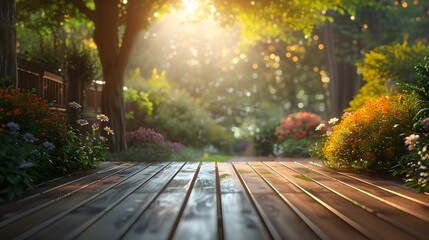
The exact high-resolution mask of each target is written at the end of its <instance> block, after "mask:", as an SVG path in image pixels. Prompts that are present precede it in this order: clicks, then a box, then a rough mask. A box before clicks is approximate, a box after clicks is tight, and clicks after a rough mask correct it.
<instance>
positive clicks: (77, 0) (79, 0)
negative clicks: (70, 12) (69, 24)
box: [66, 0, 95, 21]
mask: <svg viewBox="0 0 429 240" xmlns="http://www.w3.org/2000/svg"><path fill="white" fill-rule="evenodd" d="M66 1H67V2H68V3H71V4H73V5H74V6H75V7H76V8H77V9H79V11H80V12H81V13H83V14H85V16H86V17H87V18H89V19H90V20H92V21H94V19H95V12H94V10H91V9H89V8H88V7H87V6H86V5H85V3H84V2H83V0H66Z"/></svg>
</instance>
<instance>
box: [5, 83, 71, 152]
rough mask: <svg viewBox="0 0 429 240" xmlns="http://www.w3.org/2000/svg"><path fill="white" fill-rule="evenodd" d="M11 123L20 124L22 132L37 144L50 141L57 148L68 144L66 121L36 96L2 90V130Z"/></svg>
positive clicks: (19, 91)
mask: <svg viewBox="0 0 429 240" xmlns="http://www.w3.org/2000/svg"><path fill="white" fill-rule="evenodd" d="M10 122H14V123H16V124H18V125H19V126H20V130H21V132H23V133H30V134H32V136H33V137H34V140H35V141H37V142H45V141H49V142H51V143H55V145H56V146H57V147H59V146H62V145H64V144H65V143H66V141H65V140H66V139H67V135H68V132H67V124H66V119H65V118H64V117H62V116H61V115H60V114H59V112H57V111H54V110H51V109H50V108H49V105H48V104H47V103H46V101H44V100H42V99H40V98H38V97H37V96H36V95H35V94H32V93H29V92H23V91H21V90H20V89H11V90H5V89H0V130H1V129H5V128H6V124H7V123H10ZM28 136H29V135H28Z"/></svg>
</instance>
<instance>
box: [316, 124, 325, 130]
mask: <svg viewBox="0 0 429 240" xmlns="http://www.w3.org/2000/svg"><path fill="white" fill-rule="evenodd" d="M324 127H325V124H324V123H321V124H319V125H318V126H317V127H316V131H320V130H322V128H324Z"/></svg>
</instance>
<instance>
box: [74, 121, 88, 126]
mask: <svg viewBox="0 0 429 240" xmlns="http://www.w3.org/2000/svg"><path fill="white" fill-rule="evenodd" d="M76 122H77V124H79V125H80V126H85V125H88V124H89V122H88V121H87V120H85V119H78V120H76Z"/></svg>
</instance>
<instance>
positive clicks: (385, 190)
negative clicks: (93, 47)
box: [0, 157, 429, 239]
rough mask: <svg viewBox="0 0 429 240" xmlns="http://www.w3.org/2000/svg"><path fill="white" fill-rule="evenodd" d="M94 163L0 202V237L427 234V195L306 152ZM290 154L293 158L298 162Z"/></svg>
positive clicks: (373, 236)
mask: <svg viewBox="0 0 429 240" xmlns="http://www.w3.org/2000/svg"><path fill="white" fill-rule="evenodd" d="M277 160H279V159H274V158H247V157H241V158H233V159H231V161H230V162H227V163H213V162H205V163H198V162H187V163H185V162H160V163H103V164H101V166H100V168H99V169H97V170H96V171H93V172H91V173H88V174H82V175H75V176H71V177H66V178H60V179H57V180H54V181H52V182H49V183H47V184H46V185H42V186H39V187H38V189H36V191H34V192H33V193H32V195H29V196H28V197H26V198H24V199H21V200H19V201H17V202H15V203H10V204H6V205H3V206H1V207H0V236H2V239H14V238H17V239H27V238H28V239H60V238H61V239H120V238H125V239H137V238H138V239H171V238H174V239H319V238H321V239H365V238H370V239H426V238H427V229H428V228H429V196H427V195H424V194H417V193H415V192H414V190H412V189H408V188H405V187H402V186H400V185H398V184H396V183H393V182H391V181H385V180H380V179H376V178H372V177H368V176H366V175H357V174H354V173H344V172H337V171H333V170H329V169H326V168H323V167H321V166H320V165H317V163H314V162H312V160H310V159H280V160H282V161H277ZM298 160H299V161H298Z"/></svg>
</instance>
